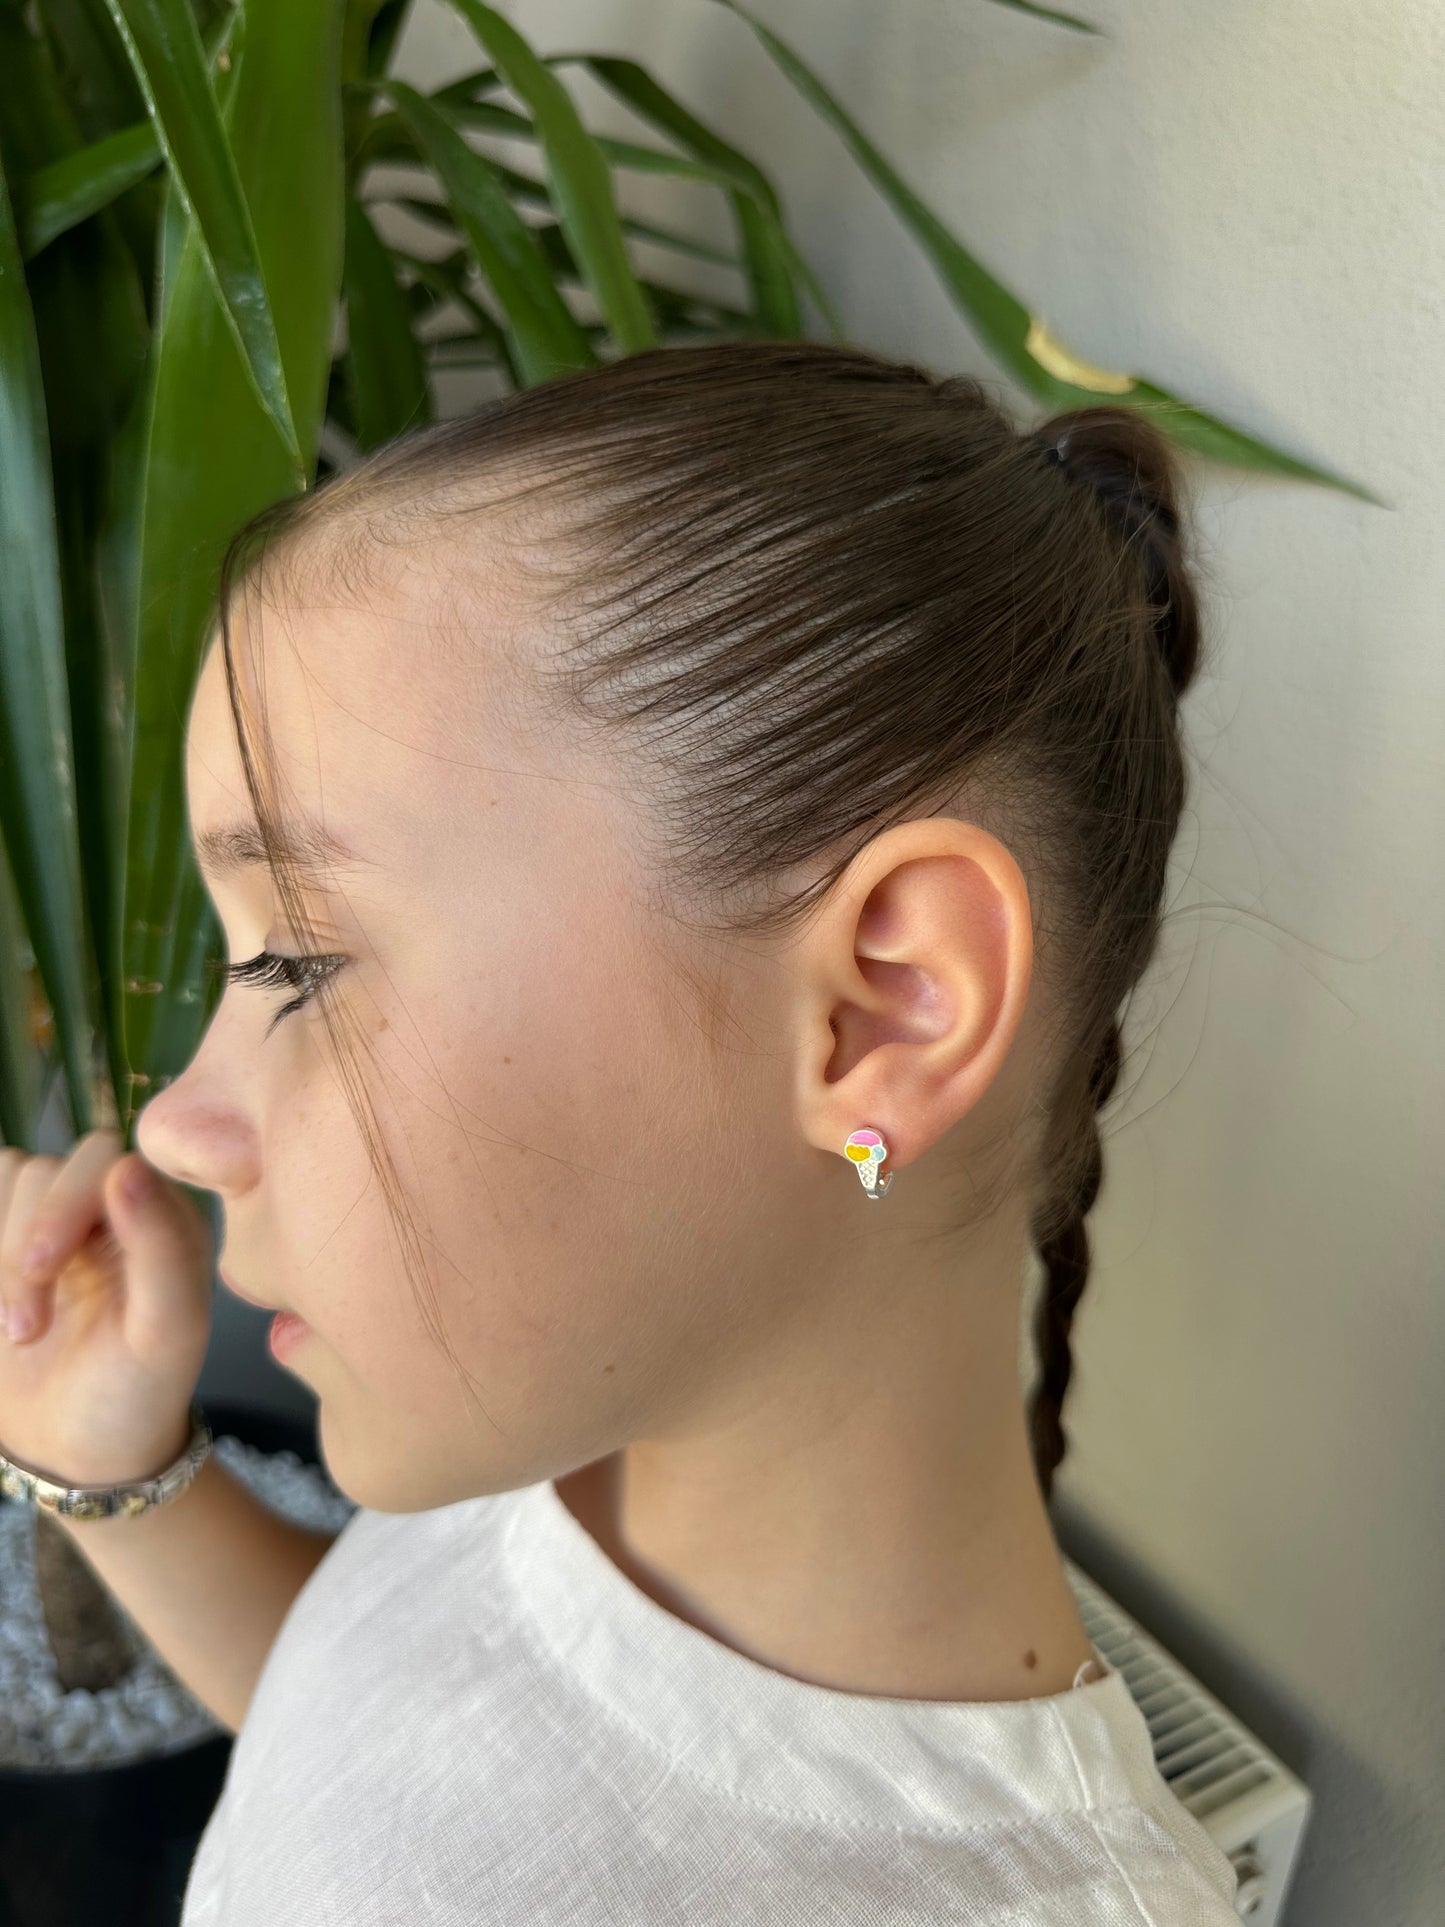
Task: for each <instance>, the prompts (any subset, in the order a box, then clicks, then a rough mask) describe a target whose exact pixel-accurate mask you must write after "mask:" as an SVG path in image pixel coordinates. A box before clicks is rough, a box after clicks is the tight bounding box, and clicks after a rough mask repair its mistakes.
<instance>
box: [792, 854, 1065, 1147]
mask: <svg viewBox="0 0 1445 1927" xmlns="http://www.w3.org/2000/svg"><path fill="white" fill-rule="evenodd" d="M793 965H794V981H795V983H796V985H797V1011H796V1016H797V1025H798V1030H799V1036H800V1049H799V1053H798V1060H797V1091H796V1101H797V1108H798V1114H799V1120H800V1123H801V1126H802V1129H803V1131H804V1134H805V1136H806V1138H807V1141H808V1142H809V1143H810V1144H814V1145H816V1146H817V1147H818V1148H819V1149H820V1150H827V1151H833V1152H837V1153H841V1151H842V1149H843V1145H844V1143H845V1141H846V1140H847V1137H848V1135H849V1133H850V1132H852V1131H855V1130H859V1129H862V1128H868V1129H871V1130H875V1131H878V1132H880V1133H881V1134H882V1137H883V1140H884V1143H885V1144H886V1145H887V1147H888V1164H887V1169H888V1170H889V1171H892V1170H901V1169H902V1168H903V1166H905V1165H906V1164H909V1163H911V1162H912V1161H913V1159H915V1158H917V1157H919V1156H921V1155H922V1153H923V1152H924V1151H926V1150H927V1149H928V1148H929V1146H930V1145H932V1144H934V1143H935V1142H936V1141H937V1140H938V1139H939V1138H940V1137H942V1136H943V1134H944V1133H945V1132H946V1131H948V1130H949V1129H950V1128H951V1127H952V1126H953V1125H954V1124H956V1123H957V1122H958V1120H959V1119H960V1118H962V1117H964V1116H965V1115H966V1114H967V1113H968V1112H969V1111H971V1110H972V1109H973V1107H974V1106H975V1105H976V1104H977V1103H978V1102H979V1101H980V1099H981V1098H982V1097H983V1095H984V1093H985V1092H986V1091H987V1090H988V1088H989V1086H990V1085H991V1084H992V1083H993V1081H994V1079H995V1078H996V1077H997V1076H998V1074H999V1071H1000V1068H1001V1067H1002V1065H1003V1062H1004V1059H1005V1058H1006V1057H1007V1055H1008V1052H1009V1049H1010V1047H1011V1046H1012V1044H1013V1041H1014V1038H1015V1036H1016V1035H1017V1032H1018V1028H1019V1024H1020V1021H1021V1019H1022V1016H1023V1011H1024V1005H1025V1002H1026V1001H1027V998H1028V990H1029V983H1030V979H1031V977H1032V972H1033V915H1032V910H1031V906H1030V903H1029V893H1028V885H1027V884H1026V883H1025V881H1024V877H1023V873H1022V871H1021V870H1020V869H1019V867H1018V864H1017V863H1016V862H1015V861H1014V859H1013V857H1012V855H1011V854H1010V853H1009V851H1008V849H1007V848H1006V847H1005V846H1004V845H1003V844H1002V843H1000V842H999V840H998V838H997V837H995V836H993V835H991V834H990V833H989V832H988V831H987V830H985V829H983V828H982V827H980V825H978V824H976V823H966V822H963V821H961V820H959V819H958V818H955V817H927V818H921V819H918V820H916V821H912V822H907V823H900V824H896V825H894V826H893V827H892V828H891V829H889V830H886V831H883V832H882V833H880V834H879V835H878V836H876V837H875V838H874V839H873V840H872V842H871V843H869V844H868V845H866V847H865V848H864V849H863V850H861V851H859V853H858V855H857V856H856V857H855V859H854V861H853V862H852V863H851V864H850V865H849V867H848V869H847V870H846V871H845V872H844V874H843V875H842V876H841V877H840V878H839V879H838V881H837V883H836V884H835V885H834V887H833V889H832V890H831V891H830V892H829V894H828V896H827V898H826V899H825V900H824V904H823V907H822V909H821V911H820V913H819V915H818V916H817V918H816V920H815V921H814V922H813V923H812V924H811V925H810V927H809V930H808V934H807V936H806V937H805V938H804V939H803V940H802V942H801V943H800V945H799V948H798V951H797V953H796V955H795V957H794V960H793Z"/></svg>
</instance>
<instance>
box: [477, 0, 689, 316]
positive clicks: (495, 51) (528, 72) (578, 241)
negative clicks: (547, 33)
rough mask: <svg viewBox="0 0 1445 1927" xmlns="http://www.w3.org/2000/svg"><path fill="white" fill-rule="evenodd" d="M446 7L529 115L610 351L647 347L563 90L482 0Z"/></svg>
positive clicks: (631, 278)
mask: <svg viewBox="0 0 1445 1927" xmlns="http://www.w3.org/2000/svg"><path fill="white" fill-rule="evenodd" d="M451 4H452V5H453V6H454V7H455V8H456V9H457V11H458V12H459V13H461V14H462V15H463V16H464V17H465V19H466V21H467V23H468V25H469V26H470V27H471V29H472V32H473V33H474V34H475V35H476V36H477V39H478V40H479V41H480V42H481V44H482V46H483V47H484V48H485V49H486V52H487V53H488V54H489V55H490V57H491V59H492V60H493V61H494V62H495V63H496V67H497V70H498V72H499V73H500V74H501V75H502V77H503V78H504V79H505V81H506V83H507V85H508V86H509V87H510V88H511V89H512V91H513V93H515V94H516V95H517V97H518V99H520V100H524V101H525V102H526V103H527V105H528V107H530V108H531V110H532V114H533V118H534V121H535V124H536V130H537V136H538V139H539V140H540V141H541V144H542V154H543V158H544V160H545V162H546V166H547V174H548V178H549V180H550V181H551V185H552V199H553V203H554V205H555V207H556V209H557V218H558V220H559V221H560V222H561V224H562V227H563V229H564V230H565V232H566V235H567V239H568V241H569V242H570V243H571V246H572V252H573V254H574V255H575V256H576V259H577V262H578V264H579V266H580V267H581V269H582V272H583V274H584V276H585V277H586V280H587V284H588V287H589V288H590V289H591V292H592V294H593V296H594V298H595V299H596V302H597V306H598V310H599V312H600V313H601V315H602V316H603V319H604V320H605V321H606V323H607V325H608V328H609V329H610V330H611V333H612V335H613V338H614V339H615V341H616V342H617V345H618V346H619V348H621V350H622V352H623V353H624V354H632V353H635V352H636V351H637V350H638V349H640V348H650V347H652V346H654V345H655V343H656V340H657V333H656V329H655V328H654V326H653V320H652V316H651V314H650V313H649V311H648V306H647V300H646V297H645V295H644V294H643V291H642V289H641V288H640V287H639V286H638V284H637V277H636V276H635V275H634V274H633V272H632V268H631V265H630V263H629V261H628V259H627V247H626V244H625V242H624V240H623V235H622V227H621V224H620V222H619V220H618V215H617V205H616V202H615V200H614V199H613V194H612V176H611V174H610V173H609V172H608V168H607V163H606V160H605V159H604V157H603V154H602V152H601V150H600V148H599V147H598V144H597V142H596V141H595V140H594V139H593V137H592V135H591V134H589V133H588V131H587V129H586V128H585V127H584V126H583V125H582V120H581V116H580V115H579V114H578V112H577V109H576V107H575V106H574V105H573V103H572V98H571V96H570V95H569V94H568V92H567V89H566V88H565V87H564V86H563V85H562V83H561V81H560V80H558V78H557V76H556V75H555V74H554V73H553V72H552V70H551V68H550V67H549V66H548V65H547V63H546V62H545V61H542V60H539V59H538V58H537V56H536V54H535V53H533V51H532V49H531V48H530V47H529V46H528V45H527V43H526V41H525V40H523V38H522V36H521V35H520V34H519V33H518V32H517V30H516V28H515V27H513V26H512V25H511V23H510V22H509V21H507V20H504V19H503V18H502V16H501V14H499V13H498V12H497V11H496V9H495V8H493V7H488V6H484V5H483V4H482V0H451Z"/></svg>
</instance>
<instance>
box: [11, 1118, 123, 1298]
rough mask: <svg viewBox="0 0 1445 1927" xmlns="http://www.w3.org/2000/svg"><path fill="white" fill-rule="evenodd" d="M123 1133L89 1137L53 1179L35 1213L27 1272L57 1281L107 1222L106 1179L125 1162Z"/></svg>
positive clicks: (104, 1132) (25, 1260)
mask: <svg viewBox="0 0 1445 1927" xmlns="http://www.w3.org/2000/svg"><path fill="white" fill-rule="evenodd" d="M124 1143H125V1140H124V1139H123V1138H122V1136H121V1134H120V1132H119V1131H116V1130H112V1129H105V1130H99V1131H87V1132H86V1134H85V1136H84V1137H83V1138H81V1139H79V1140H78V1141H77V1142H76V1143H75V1144H73V1145H72V1146H71V1150H70V1155H69V1157H67V1158H66V1159H65V1160H64V1162H63V1163H62V1164H61V1165H60V1168H59V1170H58V1171H56V1172H55V1173H54V1174H53V1175H52V1179H51V1183H50V1188H49V1190H48V1191H47V1193H46V1195H45V1197H44V1198H43V1199H42V1200H40V1201H39V1202H38V1203H37V1205H36V1207H35V1209H34V1210H33V1211H32V1212H31V1218H30V1225H29V1229H28V1235H27V1237H26V1240H25V1249H24V1252H23V1254H22V1259H21V1263H22V1269H23V1270H25V1271H26V1272H28V1273H29V1274H30V1275H31V1276H32V1277H36V1278H39V1277H53V1276H54V1275H55V1273H56V1272H57V1271H59V1270H60V1269H61V1268H62V1266H63V1265H64V1264H65V1263H66V1261H67V1259H69V1258H70V1257H71V1255H72V1254H73V1253H74V1252H76V1251H78V1250H79V1248H80V1246H81V1245H83V1244H84V1243H85V1240H86V1239H87V1238H88V1237H89V1236H90V1234H91V1232H92V1231H93V1230H94V1229H95V1227H96V1225H97V1224H100V1223H102V1222H103V1221H104V1217H105V1206H104V1203H103V1196H104V1190H105V1179H106V1174H107V1172H108V1171H109V1170H110V1168H111V1166H112V1165H113V1164H115V1163H116V1162H117V1160H118V1159H119V1158H120V1157H121V1155H122V1151H123V1147H124Z"/></svg>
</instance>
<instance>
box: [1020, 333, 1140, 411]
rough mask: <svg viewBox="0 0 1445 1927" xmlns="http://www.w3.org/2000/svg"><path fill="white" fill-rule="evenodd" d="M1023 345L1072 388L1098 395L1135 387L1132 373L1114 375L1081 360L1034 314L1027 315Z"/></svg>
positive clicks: (1117, 393)
mask: <svg viewBox="0 0 1445 1927" xmlns="http://www.w3.org/2000/svg"><path fill="white" fill-rule="evenodd" d="M1024 347H1025V348H1026V349H1027V350H1028V352H1029V353H1030V354H1031V355H1032V356H1033V358H1034V360H1035V361H1036V362H1037V363H1038V364H1039V366H1040V368H1042V369H1044V370H1045V371H1046V372H1047V373H1048V374H1051V375H1052V376H1054V378H1055V379H1056V380H1057V381H1067V382H1071V383H1072V384H1073V386H1074V387H1075V388H1090V389H1093V390H1094V392H1095V393H1096V394H1100V395H1127V394H1128V392H1129V390H1130V389H1131V388H1132V387H1134V385H1135V381H1134V377H1133V376H1132V375H1116V374H1115V373H1114V372H1113V370H1112V369H1109V368H1096V367H1095V366H1094V364H1093V363H1092V362H1091V361H1080V360H1079V358H1078V356H1077V355H1071V354H1070V353H1069V351H1068V349H1067V348H1065V347H1064V345H1063V343H1062V342H1059V341H1055V339H1054V337H1053V336H1052V335H1051V334H1050V333H1049V331H1048V329H1047V328H1046V327H1045V326H1044V324H1043V322H1042V321H1040V320H1039V318H1038V316H1037V315H1030V316H1029V332H1028V335H1027V337H1026V339H1025V341H1024Z"/></svg>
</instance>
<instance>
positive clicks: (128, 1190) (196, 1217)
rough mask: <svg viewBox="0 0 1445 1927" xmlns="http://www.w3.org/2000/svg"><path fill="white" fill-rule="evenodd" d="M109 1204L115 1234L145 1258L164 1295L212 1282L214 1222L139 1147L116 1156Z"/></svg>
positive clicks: (133, 1253) (148, 1274)
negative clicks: (118, 1156)
mask: <svg viewBox="0 0 1445 1927" xmlns="http://www.w3.org/2000/svg"><path fill="white" fill-rule="evenodd" d="M106 1205H107V1211H108V1215H109V1217H110V1220H111V1224H112V1226H113V1227H114V1230H115V1235H116V1237H117V1239H118V1240H119V1242H120V1244H121V1246H122V1247H123V1249H124V1250H125V1252H126V1253H127V1255H128V1256H130V1257H133V1258H137V1259H140V1260H143V1263H144V1274H145V1277H146V1279H147V1281H148V1282H150V1283H152V1284H155V1285H159V1286H160V1288H161V1294H162V1296H163V1297H168V1296H169V1295H170V1292H171V1291H172V1290H182V1291H186V1292H194V1291H196V1290H197V1289H198V1286H197V1280H198V1279H201V1281H202V1283H206V1284H208V1283H209V1278H208V1276H204V1275H203V1274H205V1273H206V1270H207V1266H208V1262H209V1253H210V1243H211V1237H210V1228H209V1226H208V1225H207V1224H206V1222H205V1220H204V1218H203V1217H202V1216H201V1214H200V1212H198V1211H197V1210H196V1208H195V1207H194V1206H193V1205H192V1204H191V1202H190V1200H189V1199H188V1198H187V1197H186V1196H185V1194H184V1193H183V1192H182V1191H181V1190H180V1188H179V1187H178V1186H177V1185H175V1184H172V1183H171V1182H170V1181H169V1180H168V1179H167V1178H165V1177H164V1176H163V1175H162V1174H161V1173H160V1172H159V1171H157V1170H156V1168H155V1167H154V1165H152V1164H148V1163H147V1162H146V1160H145V1158H144V1157H143V1156H142V1155H141V1154H140V1152H138V1151H135V1152H132V1153H130V1154H129V1155H128V1156H126V1157H123V1158H120V1159H118V1160H117V1162H116V1164H115V1167H114V1169H113V1170H112V1172H111V1176H110V1183H109V1185H108V1186H107V1198H106Z"/></svg>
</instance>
